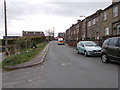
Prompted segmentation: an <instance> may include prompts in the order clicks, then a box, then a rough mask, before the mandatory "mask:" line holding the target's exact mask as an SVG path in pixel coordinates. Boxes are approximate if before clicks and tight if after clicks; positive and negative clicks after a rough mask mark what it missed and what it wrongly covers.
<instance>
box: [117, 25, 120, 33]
mask: <svg viewBox="0 0 120 90" xmlns="http://www.w3.org/2000/svg"><path fill="white" fill-rule="evenodd" d="M117 34H120V25H117Z"/></svg>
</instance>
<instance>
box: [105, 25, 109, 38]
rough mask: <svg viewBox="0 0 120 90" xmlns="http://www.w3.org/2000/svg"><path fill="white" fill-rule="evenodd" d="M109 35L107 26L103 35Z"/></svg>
mask: <svg viewBox="0 0 120 90" xmlns="http://www.w3.org/2000/svg"><path fill="white" fill-rule="evenodd" d="M107 35H109V27H106V28H105V36H107Z"/></svg>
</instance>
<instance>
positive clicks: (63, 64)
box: [61, 63, 70, 66]
mask: <svg viewBox="0 0 120 90" xmlns="http://www.w3.org/2000/svg"><path fill="white" fill-rule="evenodd" d="M61 65H62V66H65V65H70V63H62V64H61Z"/></svg>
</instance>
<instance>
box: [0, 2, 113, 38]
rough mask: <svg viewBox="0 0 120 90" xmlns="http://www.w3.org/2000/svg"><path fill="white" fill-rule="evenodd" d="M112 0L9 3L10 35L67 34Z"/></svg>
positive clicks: (1, 22) (0, 21)
mask: <svg viewBox="0 0 120 90" xmlns="http://www.w3.org/2000/svg"><path fill="white" fill-rule="evenodd" d="M111 3H112V1H111V0H96V1H95V0H49V1H48V0H7V20H8V35H9V36H10V35H15V36H16V35H19V36H21V35H22V31H23V30H25V31H45V30H47V29H53V27H54V28H55V33H56V35H57V33H58V32H65V31H66V30H67V29H68V28H69V27H70V26H71V25H72V24H75V23H77V20H78V19H83V18H81V17H80V16H81V15H84V16H89V15H91V14H93V13H94V12H96V11H97V10H98V9H104V8H106V7H107V6H109V5H110V4H111ZM3 9H4V8H3V0H0V38H2V36H3V35H4V17H3V15H4V11H3Z"/></svg>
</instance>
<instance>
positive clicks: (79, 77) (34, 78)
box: [2, 41, 118, 88]
mask: <svg viewBox="0 0 120 90" xmlns="http://www.w3.org/2000/svg"><path fill="white" fill-rule="evenodd" d="M2 79H3V80H2V82H3V84H2V86H3V88H117V87H118V65H117V64H115V63H109V64H104V63H102V62H101V60H100V57H85V56H84V55H81V54H77V51H76V50H75V49H73V48H70V47H68V46H66V45H57V42H55V41H53V42H51V43H50V49H49V52H48V54H47V56H46V58H45V62H44V63H43V64H41V65H38V66H35V67H32V68H27V69H21V70H15V71H11V72H5V71H3V73H2Z"/></svg>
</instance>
